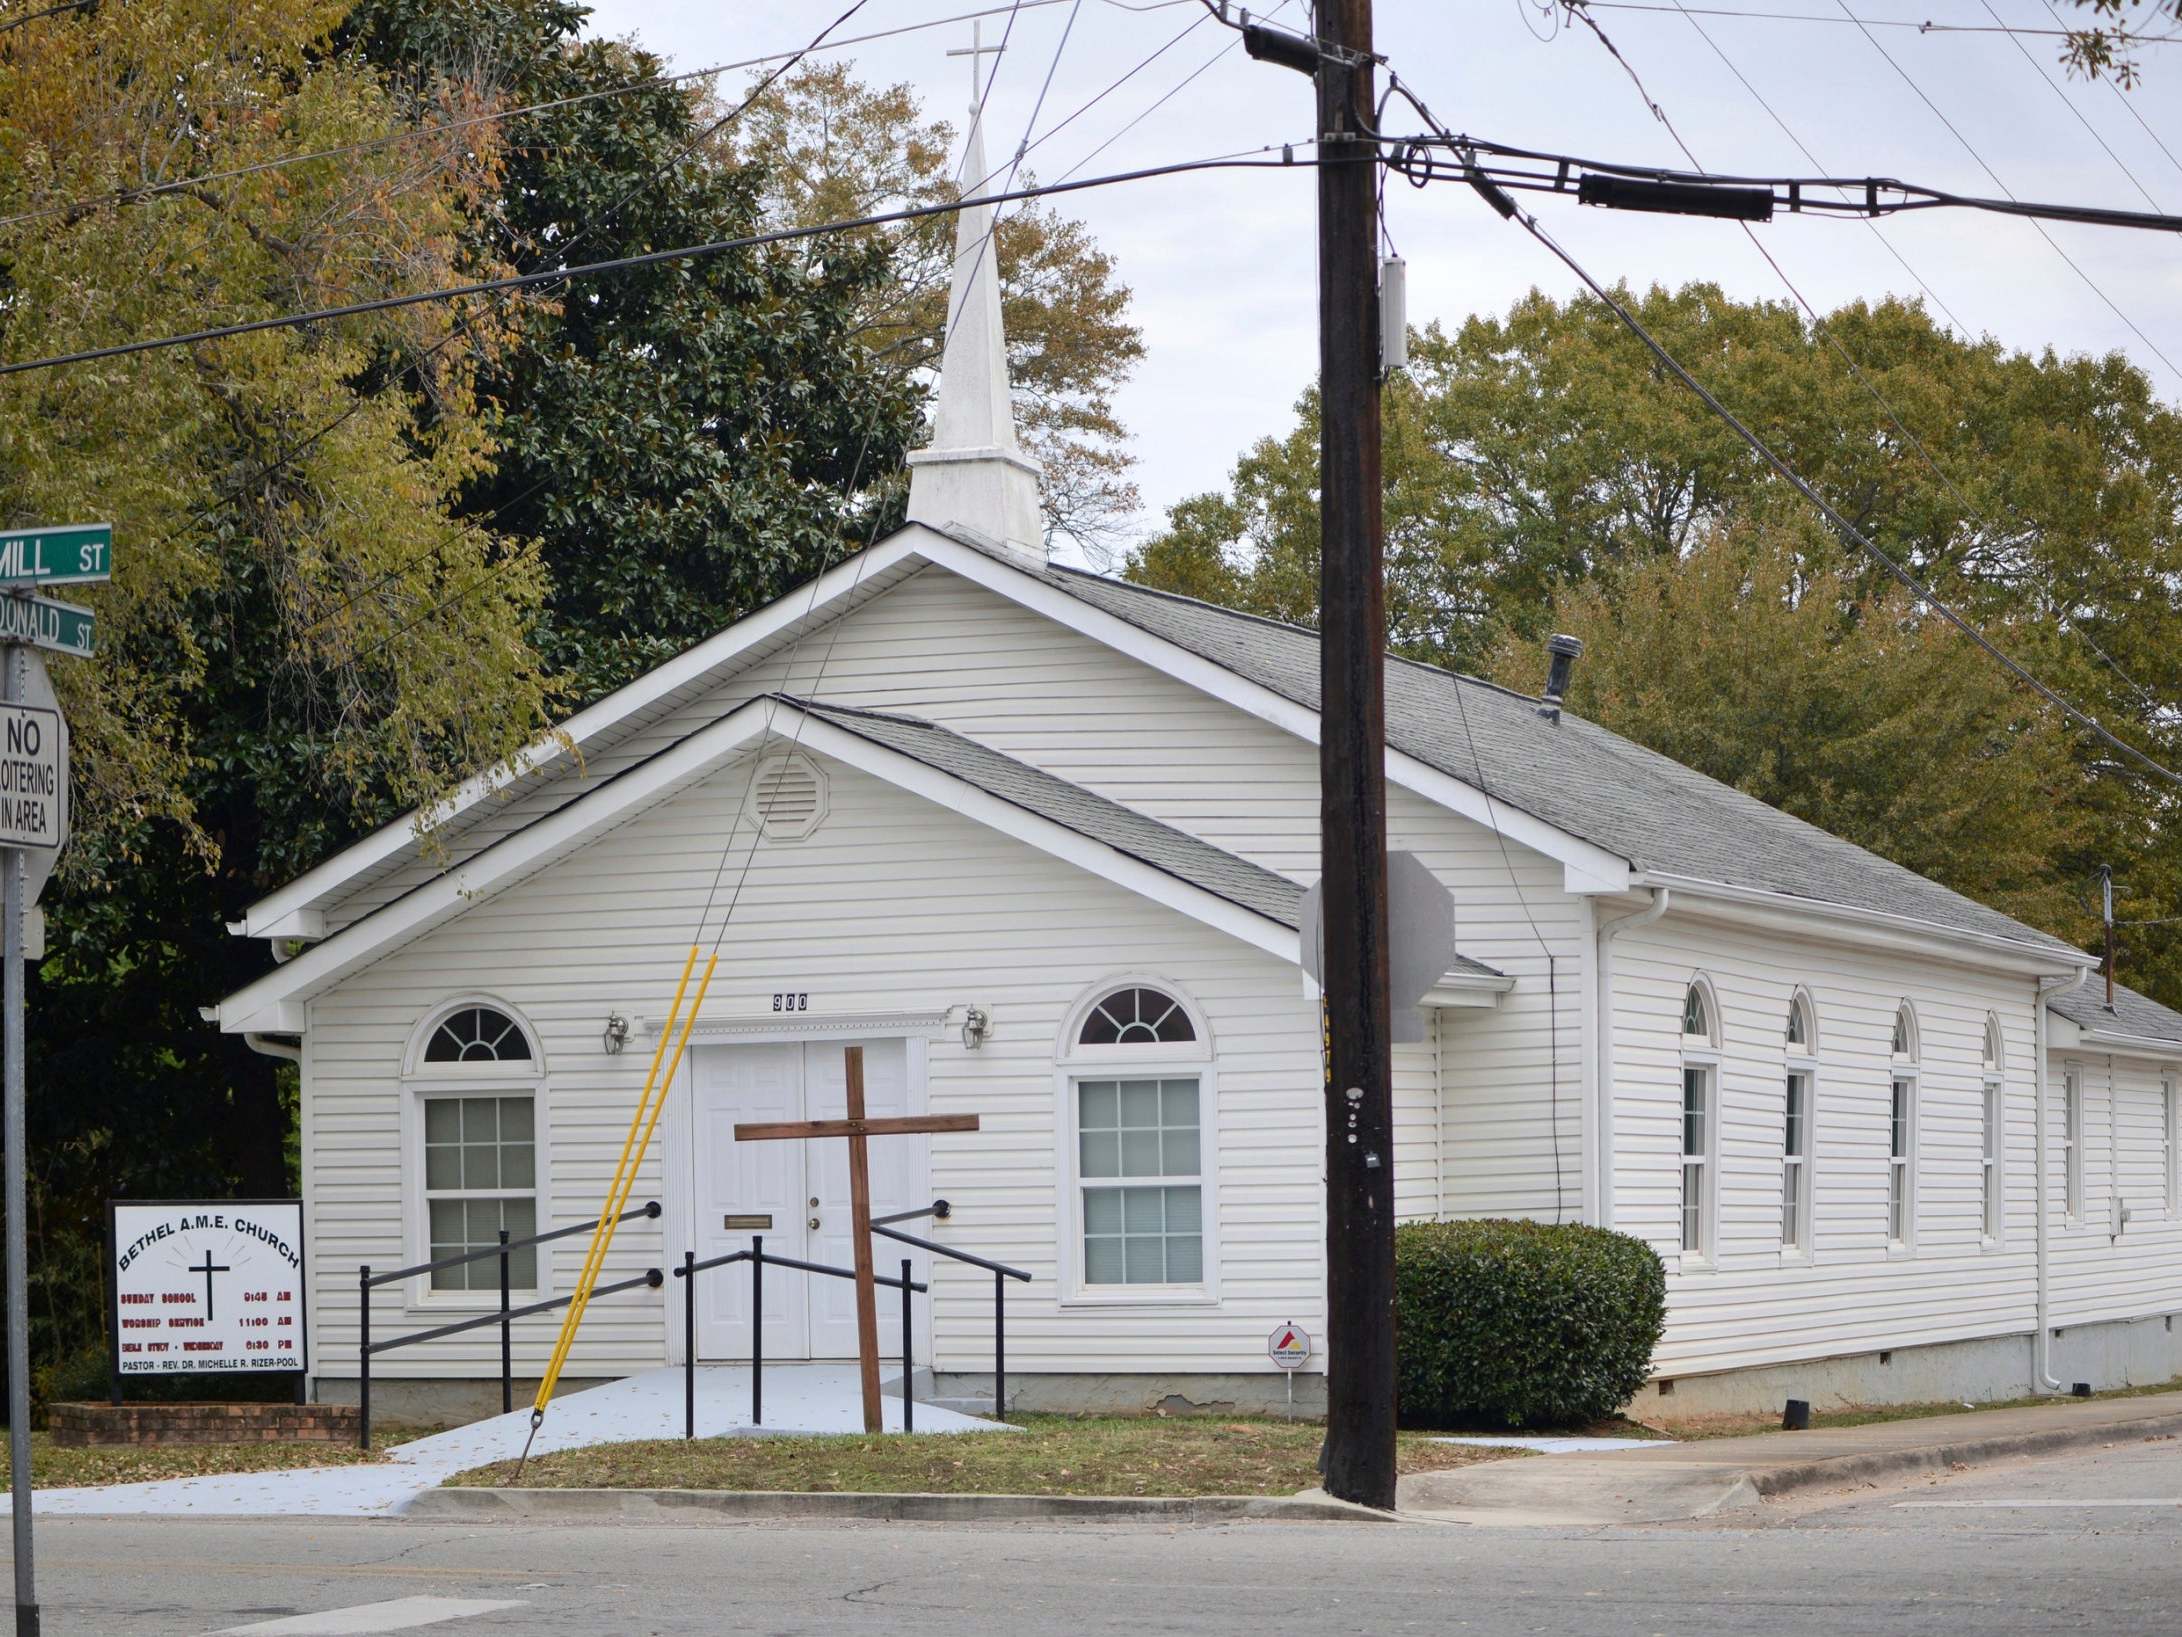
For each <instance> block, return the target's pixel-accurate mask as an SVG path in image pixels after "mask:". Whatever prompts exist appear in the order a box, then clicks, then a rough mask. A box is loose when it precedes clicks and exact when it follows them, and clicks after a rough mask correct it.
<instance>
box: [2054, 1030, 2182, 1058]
mask: <svg viewBox="0 0 2182 1637" xmlns="http://www.w3.org/2000/svg"><path fill="white" fill-rule="evenodd" d="M2077 1027H2078V1028H2079V1029H2083V1026H2082V1025H2081V1024H2078V1025H2077ZM2077 1044H2078V1045H2081V1046H2088V1047H2095V1048H2097V1049H2098V1050H2100V1051H2103V1052H2118V1053H2119V1054H2121V1055H2122V1056H2123V1057H2151V1058H2163V1059H2167V1060H2170V1061H2171V1060H2172V1059H2174V1058H2176V1057H2182V1040H2169V1039H2163V1038H2161V1037H2160V1036H2158V1035H2142V1034H2122V1033H2120V1032H2119V1031H2117V1030H2113V1029H2083V1032H2082V1034H2081V1035H2080V1036H2079V1037H2078V1039H2077Z"/></svg>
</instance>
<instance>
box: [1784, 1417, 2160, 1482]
mask: <svg viewBox="0 0 2182 1637" xmlns="http://www.w3.org/2000/svg"><path fill="white" fill-rule="evenodd" d="M2177 1436H2182V1414H2170V1415H2157V1416H2146V1417H2145V1418H2144V1419H2142V1420H2140V1421H2109V1422H2106V1423H2104V1424H2101V1425H2097V1426H2084V1427H2052V1428H2047V1429H2043V1430H2041V1431H2038V1432H2021V1433H2007V1434H2002V1435H1999V1436H1996V1437H1989V1438H1965V1439H1962V1440H1961V1441H1959V1442H1957V1443H1952V1444H1927V1445H1922V1446H1920V1447H1918V1448H1915V1449H1895V1450H1877V1451H1872V1452H1870V1453H1867V1454H1862V1455H1833V1456H1827V1457H1825V1458H1823V1459H1820V1460H1816V1461H1802V1462H1798V1463H1796V1464H1794V1465H1791V1466H1780V1467H1752V1468H1751V1469H1750V1470H1749V1471H1747V1472H1746V1473H1745V1474H1744V1476H1745V1477H1746V1478H1747V1479H1748V1480H1749V1482H1750V1484H1751V1486H1752V1487H1753V1488H1754V1489H1756V1491H1757V1492H1758V1493H1759V1494H1760V1495H1762V1496H1765V1497H1766V1498H1768V1499H1770V1498H1772V1497H1773V1496H1776V1495H1791V1494H1794V1493H1795V1492H1796V1491H1797V1490H1800V1489H1817V1488H1822V1487H1824V1486H1825V1485H1828V1484H1840V1483H1859V1482H1866V1483H1868V1482H1872V1481H1875V1480H1877V1479H1880V1478H1899V1477H1904V1476H1906V1475H1908V1474H1911V1473H1916V1472H1945V1471H1947V1470H1949V1469H1950V1468H1951V1467H1954V1466H1955V1465H1957V1464H1960V1465H1962V1466H1976V1465H1979V1464H1981V1463H1983V1462H1986V1461H2005V1460H2009V1459H2012V1458H2014V1457H2017V1456H2024V1455H2053V1454H2058V1453H2059V1452H2061V1451H2062V1450H2070V1449H2087V1448H2090V1447H2091V1446H2093V1445H2096V1444H2124V1443H2138V1442H2141V1441H2143V1440H2144V1439H2147V1438H2171V1437H2177Z"/></svg>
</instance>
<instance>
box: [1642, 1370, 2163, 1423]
mask: <svg viewBox="0 0 2182 1637" xmlns="http://www.w3.org/2000/svg"><path fill="white" fill-rule="evenodd" d="M2172 1392H2182V1377H2178V1378H2177V1379H2175V1380H2173V1381H2162V1382H2159V1383H2157V1384H2156V1385H2153V1386H2145V1387H2116V1388H2114V1389H2113V1390H2112V1391H2111V1392H2103V1393H2094V1394H2092V1395H2091V1398H2090V1399H2082V1398H2058V1397H2055V1396H2054V1395H2053V1394H2051V1393H2040V1394H2038V1395H2037V1396H2035V1397H2032V1398H2008V1399H1999V1400H1995V1401H1994V1402H1992V1403H1989V1404H1964V1403H1961V1402H1959V1401H1956V1400H1948V1399H1943V1400H1941V1401H1940V1402H1938V1403H1933V1404H1850V1405H1845V1406H1843V1407H1842V1408H1840V1409H1833V1410H1822V1409H1819V1408H1818V1407H1817V1406H1816V1405H1814V1406H1812V1409H1811V1425H1812V1426H1813V1427H1814V1428H1818V1427H1868V1426H1872V1425H1875V1424H1876V1423H1878V1422H1881V1421H1919V1420H1923V1419H1925V1418H1926V1417H1928V1416H1935V1415H1968V1414H1970V1413H1972V1412H1973V1411H1976V1410H2028V1409H2055V1408H2059V1407H2061V1406H2064V1405H2068V1404H2084V1403H2090V1402H2092V1401H2093V1400H2097V1399H2108V1398H2143V1397H2146V1396H2148V1395H2150V1394H2152V1393H2172ZM1645 1426H1646V1428H1648V1429H1651V1430H1654V1431H1656V1432H1658V1433H1664V1434H1665V1435H1666V1436H1667V1437H1670V1438H1740V1437H1743V1436H1744V1435H1746V1434H1748V1433H1754V1432H1778V1431H1780V1412H1779V1411H1778V1410H1766V1411H1753V1412H1751V1413H1748V1414H1741V1413H1737V1414H1725V1415H1692V1416H1682V1417H1676V1416H1669V1415H1662V1414H1660V1413H1658V1412H1657V1411H1656V1410H1655V1411H1654V1412H1653V1414H1652V1415H1651V1417H1650V1419H1649V1420H1648V1421H1647V1422H1646V1423H1645Z"/></svg>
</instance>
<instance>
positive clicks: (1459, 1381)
mask: <svg viewBox="0 0 2182 1637" xmlns="http://www.w3.org/2000/svg"><path fill="white" fill-rule="evenodd" d="M1394 1288H1395V1297H1394V1307H1395V1322H1396V1325H1397V1327H1398V1328H1397V1338H1396V1344H1395V1353H1396V1363H1397V1380H1398V1385H1399V1392H1400V1408H1401V1415H1402V1419H1403V1422H1404V1424H1405V1425H1409V1426H1447V1425H1459V1424H1477V1423H1485V1424H1490V1425H1493V1426H1508V1427H1553V1426H1571V1425H1580V1424H1581V1423H1583V1422H1586V1421H1595V1420H1597V1419H1599V1418H1600V1417H1601V1416H1607V1415H1612V1414H1613V1413H1615V1412H1616V1411H1617V1410H1619V1409H1620V1408H1621V1407H1622V1406H1623V1405H1624V1404H1626V1403H1628V1402H1629V1399H1630V1397H1631V1396H1632V1395H1633V1394H1634V1393H1635V1392H1636V1390H1637V1389H1638V1388H1639V1387H1641V1386H1643V1385H1644V1381H1645V1378H1646V1376H1648V1375H1649V1374H1650V1372H1651V1362H1652V1349H1653V1348H1655V1347H1656V1346H1657V1345H1658V1344H1659V1335H1660V1331H1661V1330H1662V1329H1663V1328H1664V1327H1665V1325H1666V1318H1667V1275H1666V1269H1665V1268H1664V1267H1662V1266H1661V1265H1660V1260H1659V1256H1658V1253H1657V1252H1655V1251H1654V1250H1653V1249H1652V1248H1651V1246H1649V1245H1647V1244H1645V1243H1644V1242H1643V1241H1642V1240H1640V1239H1632V1238H1630V1237H1629V1236H1628V1235H1627V1234H1624V1233H1615V1232H1613V1231H1611V1230H1610V1229H1606V1228H1590V1227H1583V1226H1580V1225H1576V1224H1567V1225H1561V1226H1553V1225H1549V1224H1546V1223H1542V1222H1518V1221H1499V1220H1495V1221H1484V1222H1416V1223H1411V1224H1410V1225H1408V1226H1407V1227H1403V1228H1398V1229H1396V1230H1395V1234H1394Z"/></svg>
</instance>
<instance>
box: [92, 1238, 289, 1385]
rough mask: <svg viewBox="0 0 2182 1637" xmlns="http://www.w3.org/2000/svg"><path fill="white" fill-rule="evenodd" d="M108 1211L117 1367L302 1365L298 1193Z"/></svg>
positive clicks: (190, 1369) (231, 1369)
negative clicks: (294, 1196)
mask: <svg viewBox="0 0 2182 1637" xmlns="http://www.w3.org/2000/svg"><path fill="white" fill-rule="evenodd" d="M109 1209H110V1210H111V1212H112V1213H113V1239H112V1241H111V1244H112V1247H113V1251H112V1254H113V1270H112V1271H113V1276H114V1277H113V1290H114V1328H113V1334H114V1359H113V1365H114V1373H115V1374H116V1375H122V1376H132V1375H182V1374H185V1373H194V1372H197V1371H210V1372H219V1373H231V1374H241V1373H245V1372H248V1373H262V1372H265V1371H286V1372H299V1371H302V1370H303V1369H304V1368H305V1367H306V1364H307V1360H306V1356H305V1349H304V1318H305V1307H304V1296H303V1202H302V1201H301V1200H299V1199H264V1200H166V1201H161V1202H159V1203H156V1204H146V1203H140V1202H136V1201H121V1200H116V1201H114V1202H113V1203H112V1204H111V1205H110V1206H109Z"/></svg>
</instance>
